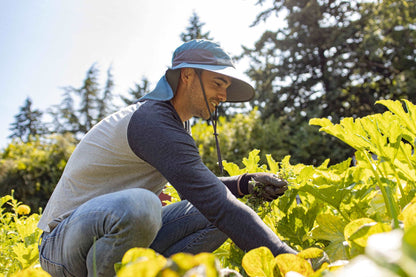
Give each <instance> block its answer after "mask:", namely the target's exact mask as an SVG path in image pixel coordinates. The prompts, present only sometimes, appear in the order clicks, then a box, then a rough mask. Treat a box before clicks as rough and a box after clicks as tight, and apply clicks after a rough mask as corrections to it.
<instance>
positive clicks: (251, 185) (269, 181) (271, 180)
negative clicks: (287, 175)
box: [247, 172, 288, 201]
mask: <svg viewBox="0 0 416 277" xmlns="http://www.w3.org/2000/svg"><path fill="white" fill-rule="evenodd" d="M247 175H248V177H250V178H249V180H250V181H249V182H248V191H249V193H250V194H252V195H255V196H256V197H258V198H260V199H263V200H265V201H272V200H275V199H277V198H278V197H279V196H282V195H283V194H284V193H285V191H286V190H287V186H288V183H287V182H286V181H285V180H283V179H280V178H279V177H278V176H277V175H276V174H272V173H266V172H260V173H249V174H247Z"/></svg>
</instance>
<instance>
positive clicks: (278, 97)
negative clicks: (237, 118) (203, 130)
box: [245, 0, 416, 121]
mask: <svg viewBox="0 0 416 277" xmlns="http://www.w3.org/2000/svg"><path fill="white" fill-rule="evenodd" d="M259 2H260V3H263V2H265V1H263V0H260V1H259ZM398 6H401V7H402V8H401V9H400V8H398ZM414 13H415V4H414V1H406V0H396V1H393V0H384V1H381V2H374V1H370V2H364V1H341V0H294V1H282V0H275V1H273V6H272V7H271V8H269V9H267V10H266V11H264V12H263V13H261V14H260V15H259V16H258V18H257V21H256V22H255V24H257V23H258V22H259V21H260V20H267V18H268V17H269V16H272V15H273V14H278V15H284V14H286V17H285V19H286V26H284V27H283V28H281V29H278V30H276V31H266V32H265V33H264V34H263V35H262V37H261V38H260V39H259V41H257V43H256V45H255V47H254V49H248V48H245V54H246V55H247V56H249V57H250V58H251V60H252V67H251V69H250V71H249V72H250V73H249V74H250V76H251V77H252V78H253V79H254V80H255V81H256V87H257V90H258V91H259V97H257V98H256V100H255V102H253V103H255V104H259V105H260V106H262V107H264V108H262V112H263V116H264V117H268V116H270V115H272V114H274V115H275V116H280V115H282V114H287V113H289V114H291V115H292V118H296V117H298V116H300V117H303V118H305V119H308V118H311V117H331V118H332V119H334V120H336V121H337V120H338V119H340V118H342V117H346V116H353V117H357V116H363V115H366V114H368V113H371V112H373V110H374V103H375V101H376V100H378V99H381V98H393V97H407V96H409V95H408V93H409V90H408V89H406V90H403V89H401V88H400V87H399V86H398V85H397V81H395V80H396V79H400V78H398V77H399V76H402V77H403V74H404V73H403V72H405V71H406V72H407V74H409V75H411V76H412V74H410V72H414V60H415V59H414V55H415V54H414V51H413V49H414V44H415V42H414V37H415V35H414V33H415V32H416V30H415V29H414V27H412V26H414V24H415V16H414ZM396 17H399V18H403V20H402V21H401V22H400V23H399V22H398V21H397V20H393V19H394V18H396ZM381 22H388V23H383V24H381ZM397 27H399V30H398V31H395V30H397ZM400 34H406V35H405V36H401V38H400V45H399V43H396V42H394V39H393V37H394V38H397V39H398V38H399V36H400ZM381 53H384V55H380V54H381ZM388 53H389V54H388ZM396 60H399V61H406V63H404V62H402V63H400V66H398V63H397V62H395V61H396ZM404 67H406V68H404ZM408 78H409V77H408ZM402 83H403V82H402ZM405 92H406V93H405ZM266 100H267V101H266Z"/></svg>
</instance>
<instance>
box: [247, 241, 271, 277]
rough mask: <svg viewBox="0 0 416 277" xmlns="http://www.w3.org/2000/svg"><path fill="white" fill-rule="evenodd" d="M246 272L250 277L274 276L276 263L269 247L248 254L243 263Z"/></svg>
mask: <svg viewBox="0 0 416 277" xmlns="http://www.w3.org/2000/svg"><path fill="white" fill-rule="evenodd" d="M242 265H243V268H244V270H245V271H246V273H247V274H248V275H249V276H253V277H254V276H256V277H261V276H264V277H270V276H273V274H274V273H273V272H274V268H275V266H276V262H275V260H274V256H273V254H272V252H271V251H270V250H269V249H268V248H267V247H259V248H256V249H253V250H250V251H249V252H247V253H246V254H245V255H244V257H243V261H242Z"/></svg>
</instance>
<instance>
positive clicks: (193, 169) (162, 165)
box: [128, 102, 296, 255]
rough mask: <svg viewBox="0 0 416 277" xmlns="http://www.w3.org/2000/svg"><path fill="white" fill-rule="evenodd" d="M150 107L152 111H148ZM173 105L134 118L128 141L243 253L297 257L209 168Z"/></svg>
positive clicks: (156, 105) (155, 107)
mask: <svg viewBox="0 0 416 277" xmlns="http://www.w3.org/2000/svg"><path fill="white" fill-rule="evenodd" d="M146 104H148V105H146ZM170 106H171V105H170V104H169V103H163V102H160V103H152V104H151V105H150V104H149V103H145V104H144V105H142V106H141V107H140V109H139V110H138V111H136V113H135V114H134V115H133V117H132V119H131V122H130V125H129V130H128V140H129V143H130V146H131V148H132V150H133V151H134V152H135V153H136V155H138V156H139V157H140V158H141V159H143V160H145V161H147V162H148V163H150V164H151V165H152V166H154V167H155V168H156V169H157V170H159V171H160V172H161V173H162V174H163V175H164V176H165V177H166V179H167V180H168V181H169V182H170V183H171V184H172V185H173V186H174V187H175V189H176V190H177V191H178V192H179V193H180V194H181V195H183V196H184V197H185V198H186V199H187V200H188V201H190V202H191V203H192V204H193V205H194V206H195V207H196V208H197V209H198V210H199V211H200V212H201V213H202V214H204V216H205V217H206V218H207V219H208V220H209V221H211V222H212V223H213V224H214V225H215V226H217V227H218V228H219V229H220V230H221V231H223V232H224V233H225V234H227V235H228V236H229V237H230V238H231V239H232V240H233V241H234V242H235V243H236V244H237V245H238V246H239V247H240V248H241V249H243V250H246V251H248V250H251V249H253V248H257V247H260V246H266V247H268V248H270V250H271V251H272V252H273V253H274V254H275V255H277V254H280V253H296V252H295V251H294V250H293V249H291V248H290V247H288V246H287V245H286V244H284V243H283V242H282V241H280V239H279V238H278V237H277V236H276V234H274V233H273V231H271V230H270V228H268V227H267V225H265V224H264V222H263V221H262V220H261V219H260V218H259V217H258V216H257V214H256V213H255V212H254V211H252V210H251V209H250V208H249V207H247V206H246V205H244V204H243V203H241V202H240V201H238V200H237V199H236V198H235V196H234V195H233V194H231V192H230V190H228V189H227V188H226V187H225V186H224V184H223V183H222V182H221V181H220V180H219V179H218V178H217V177H216V176H215V175H214V174H213V173H212V172H211V171H210V170H209V169H208V168H207V167H206V166H205V165H204V164H203V162H202V160H201V158H200V156H199V153H198V149H197V147H196V145H195V142H194V140H193V139H192V137H191V136H190V135H189V134H187V133H186V131H185V130H184V129H183V126H182V123H181V122H180V119H179V116H177V114H176V112H175V111H174V110H173V107H170Z"/></svg>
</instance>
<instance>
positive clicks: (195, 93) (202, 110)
mask: <svg viewBox="0 0 416 277" xmlns="http://www.w3.org/2000/svg"><path fill="white" fill-rule="evenodd" d="M194 73H195V75H194V78H193V81H192V88H191V94H190V97H192V99H190V100H191V103H192V106H193V108H194V111H193V115H194V116H197V117H201V118H203V119H209V118H210V112H211V113H212V112H214V110H215V108H216V107H217V106H218V105H219V103H220V102H225V101H226V100H227V88H228V87H229V86H230V85H231V78H230V77H228V76H225V75H222V74H219V73H215V72H211V71H207V70H202V72H201V80H202V84H203V86H204V89H205V94H206V97H207V101H208V105H209V111H208V108H207V104H206V102H205V99H204V95H203V92H202V88H201V83H200V81H199V78H198V75H197V73H196V72H195V71H194Z"/></svg>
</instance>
